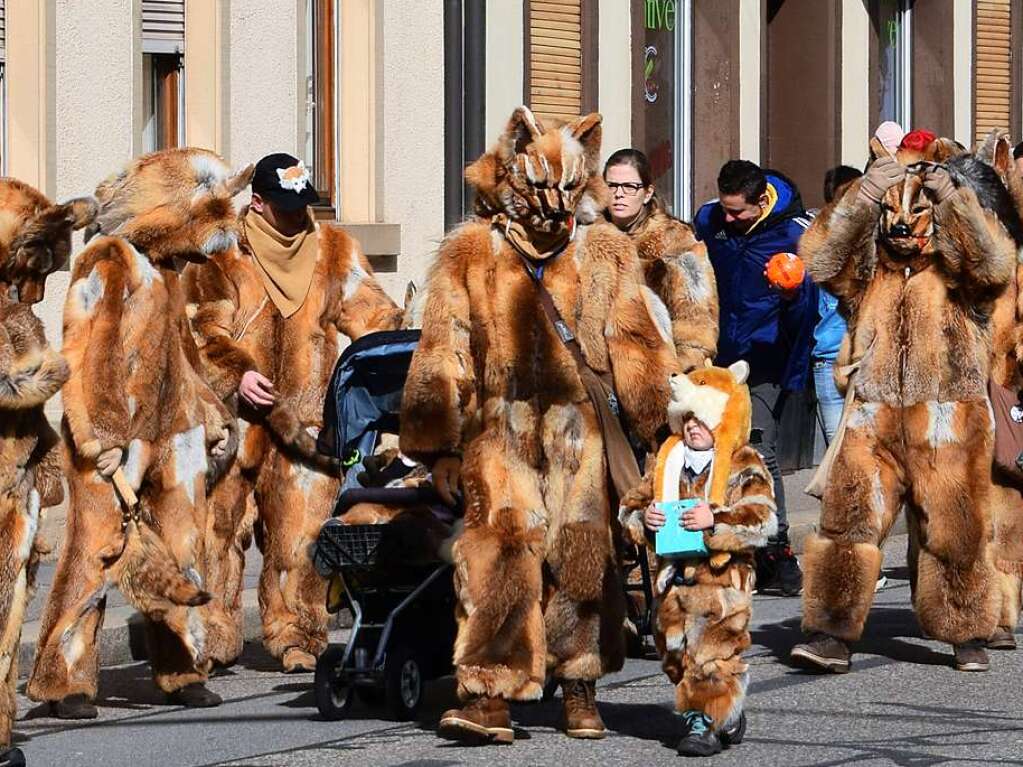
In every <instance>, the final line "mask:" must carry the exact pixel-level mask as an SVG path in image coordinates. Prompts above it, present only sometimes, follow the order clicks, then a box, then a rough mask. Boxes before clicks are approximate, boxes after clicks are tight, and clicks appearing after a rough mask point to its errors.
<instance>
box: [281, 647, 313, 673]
mask: <svg viewBox="0 0 1023 767" xmlns="http://www.w3.org/2000/svg"><path fill="white" fill-rule="evenodd" d="M281 663H282V664H283V666H284V673H285V674H308V673H309V672H310V671H315V670H316V656H315V655H313V654H312V653H311V652H306V651H305V650H303V649H301V648H299V647H289V648H288V649H287V650H285V651H284V657H283V658H282V659H281Z"/></svg>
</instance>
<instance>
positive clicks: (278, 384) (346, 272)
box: [184, 224, 402, 664]
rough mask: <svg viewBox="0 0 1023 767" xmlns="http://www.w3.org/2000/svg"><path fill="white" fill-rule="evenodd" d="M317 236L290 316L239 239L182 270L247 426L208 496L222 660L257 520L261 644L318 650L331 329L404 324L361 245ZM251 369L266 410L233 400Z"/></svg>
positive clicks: (211, 645) (203, 337)
mask: <svg viewBox="0 0 1023 767" xmlns="http://www.w3.org/2000/svg"><path fill="white" fill-rule="evenodd" d="M316 236H317V237H318V247H319V252H318V255H317V261H316V266H315V267H314V270H313V276H312V283H311V284H310V287H309V292H308V294H307V295H306V298H305V301H304V303H303V304H302V307H301V308H300V309H299V310H298V311H297V312H295V313H294V314H292V315H291V316H290V317H288V318H287V319H285V318H284V317H283V316H282V315H281V313H280V311H279V310H278V309H277V307H276V306H275V305H274V303H273V302H272V301H270V300H269V298H268V296H267V292H266V289H265V288H264V286H263V282H262V280H261V278H260V275H259V272H258V266H257V264H256V261H255V257H254V256H253V255H252V253H251V251H250V248H249V244H248V242H247V241H245V240H244V239H243V240H242V241H241V242H240V243H239V246H238V247H237V248H232V249H231V250H229V251H227V252H226V253H223V254H221V255H218V256H215V257H214V258H212V259H210V260H209V261H208V262H206V263H205V264H201V265H190V266H189V267H188V268H187V269H186V270H185V274H184V282H185V292H186V294H187V296H188V304H189V309H188V311H189V315H190V317H191V323H192V330H193V332H194V334H195V337H196V340H197V342H198V346H199V351H200V357H201V360H202V371H203V375H204V376H205V378H206V380H207V381H208V382H209V383H210V386H212V387H213V389H214V390H215V391H216V392H217V394H218V396H220V397H221V398H222V399H223V400H224V401H225V402H226V403H227V404H228V406H229V407H230V408H231V409H232V410H236V411H237V412H238V415H239V417H240V426H241V432H242V438H241V444H240V447H239V451H238V459H237V460H236V461H235V462H234V463H233V464H232V465H231V467H230V469H229V470H228V473H227V475H226V476H225V477H224V478H223V479H222V480H221V481H220V482H218V483H217V484H216V485H215V486H214V487H213V489H212V491H211V494H210V508H211V515H210V526H209V529H208V536H207V573H208V588H209V589H210V591H211V593H212V594H213V595H214V597H215V598H216V599H215V602H214V612H219V613H221V619H220V620H217V621H215V622H214V623H213V624H212V625H211V631H210V635H209V637H208V640H207V647H208V651H209V653H210V655H211V657H212V658H213V659H214V660H216V661H217V662H218V663H222V664H230V663H233V662H234V660H235V659H236V658H237V657H238V655H239V654H240V653H241V649H242V631H241V629H242V625H241V621H242V610H241V594H242V588H243V585H244V584H243V573H244V569H245V550H246V549H247V548H248V546H249V544H250V541H251V536H252V531H253V528H254V526H255V532H256V540H257V543H258V545H259V547H260V550H261V551H262V553H263V572H262V574H261V576H260V579H259V604H260V608H261V610H262V616H263V643H264V645H265V646H266V648H267V650H268V651H269V652H270V653H271V654H272V655H273V656H274V657H277V658H281V657H283V655H284V653H285V652H286V651H287V650H288V649H289V648H292V647H294V648H298V649H300V650H303V651H305V652H308V653H311V654H313V655H318V654H319V653H320V652H321V651H322V650H323V648H324V647H325V646H326V643H327V611H326V607H325V604H326V584H325V582H324V581H323V579H322V578H321V577H320V576H319V575H318V574H317V573H316V571H315V569H314V568H313V566H312V560H311V559H310V557H309V554H308V550H309V546H310V545H311V544H312V543H313V542H314V541H315V540H316V536H317V534H318V532H319V529H320V525H321V524H322V523H323V521H324V520H325V519H326V518H327V517H328V516H329V515H330V511H331V508H332V507H333V504H334V499H335V496H336V495H337V491H338V485H339V479H338V476H339V467H338V464H337V462H336V461H330V460H328V459H327V458H326V457H325V456H323V455H319V454H317V452H316V449H315V444H314V443H315V437H316V435H317V433H318V432H319V430H320V428H321V427H322V425H323V400H324V398H325V397H326V396H327V386H328V384H329V382H330V375H331V372H332V371H333V369H334V363H335V362H336V361H337V357H338V348H339V343H338V334H339V333H342V334H344V335H347V336H348V337H349V338H351V339H352V340H355V339H357V338H360V337H361V336H363V335H365V334H366V333H370V332H374V331H378V330H393V329H396V328H398V327H399V326H400V324H401V319H402V312H401V310H400V309H399V308H398V307H397V306H396V305H395V303H394V302H393V301H392V300H391V299H390V298H389V297H388V296H387V294H385V293H384V291H383V290H382V289H381V288H380V285H379V284H378V283H377V281H376V280H375V279H374V277H373V273H372V269H371V268H370V266H369V263H368V262H367V260H366V257H365V256H364V255H363V254H362V250H361V248H360V247H359V243H358V242H356V241H355V240H354V239H352V238H351V237H350V236H348V235H347V234H346V233H345V232H344V231H343V230H342V229H340V228H339V227H335V226H330V225H327V224H320V225H319V226H318V227H317V235H316ZM249 370H255V371H258V372H260V373H262V374H263V375H265V376H266V377H267V378H269V379H270V380H271V381H273V383H274V387H275V390H276V392H277V403H276V404H275V405H274V407H273V408H272V409H271V411H270V412H269V413H268V414H266V415H265V416H264V415H262V414H260V413H258V412H255V411H254V410H253V409H251V408H249V407H248V406H247V405H245V403H239V398H238V395H237V391H238V385H239V383H240V382H241V379H242V375H243V374H244V373H245V372H247V371H249Z"/></svg>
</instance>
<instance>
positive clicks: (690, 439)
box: [682, 416, 714, 450]
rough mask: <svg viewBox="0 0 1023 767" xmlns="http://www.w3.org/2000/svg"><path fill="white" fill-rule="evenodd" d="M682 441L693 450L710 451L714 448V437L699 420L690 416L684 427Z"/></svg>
mask: <svg viewBox="0 0 1023 767" xmlns="http://www.w3.org/2000/svg"><path fill="white" fill-rule="evenodd" d="M682 439H683V440H684V441H685V443H686V445H687V446H689V447H690V448H692V449H693V450H710V449H711V448H712V447H714V435H713V434H712V433H711V431H710V429H708V428H707V427H706V426H705V425H704V424H703V421H701V420H700V419H698V418H695V417H693V416H689V417H688V418H687V419H686V422H685V423H684V424H683V426H682Z"/></svg>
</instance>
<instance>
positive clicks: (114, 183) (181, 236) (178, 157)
mask: <svg viewBox="0 0 1023 767" xmlns="http://www.w3.org/2000/svg"><path fill="white" fill-rule="evenodd" d="M253 171H254V166H252V165H249V166H248V167H247V168H245V169H244V170H242V171H240V172H238V173H232V172H231V169H230V168H229V167H228V165H227V163H226V162H224V160H223V159H221V158H220V157H219V156H218V155H216V154H214V153H213V152H209V151H207V150H204V149H166V150H163V151H160V152H153V153H152V154H148V155H145V156H143V157H140V158H138V159H137V160H135V161H134V162H132V163H131V164H130V165H129V166H128V167H127V168H126V169H125V170H123V171H121V172H120V173H118V174H117V175H114V176H111V177H110V178H108V179H107V180H106V181H104V182H103V183H101V184H100V185H99V187H97V189H96V198H97V199H98V200H99V204H100V210H99V216H98V218H97V220H96V224H95V227H94V228H93V231H92V232H91V234H95V233H97V232H99V233H102V234H117V235H120V236H122V237H124V238H125V239H127V240H128V241H129V242H131V243H132V245H134V246H135V247H137V248H138V249H139V250H141V251H143V252H144V253H146V254H147V255H148V256H149V258H150V259H151V260H152V261H154V262H157V263H167V262H169V261H170V260H171V259H172V258H174V257H177V258H183V259H185V260H187V261H197V262H201V261H204V260H206V258H208V257H209V256H211V255H213V254H215V253H222V252H224V251H226V250H228V249H230V248H231V247H232V246H233V245H234V244H235V243H237V241H238V235H239V230H238V227H239V225H238V213H237V211H236V210H235V207H234V203H233V201H232V198H233V197H234V196H235V195H236V194H238V193H239V192H240V191H242V189H244V188H245V187H246V186H248V184H249V182H250V181H251V180H252V174H253Z"/></svg>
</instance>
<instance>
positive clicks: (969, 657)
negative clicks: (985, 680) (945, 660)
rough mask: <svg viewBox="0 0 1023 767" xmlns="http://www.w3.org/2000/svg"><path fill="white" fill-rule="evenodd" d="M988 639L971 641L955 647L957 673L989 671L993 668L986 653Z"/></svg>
mask: <svg viewBox="0 0 1023 767" xmlns="http://www.w3.org/2000/svg"><path fill="white" fill-rule="evenodd" d="M986 644H987V640H986V639H971V640H970V641H969V642H963V643H962V644H957V645H954V646H953V648H952V649H953V650H954V652H955V667H956V671H987V670H988V669H989V668H991V664H990V663H989V662H988V659H987V653H986V652H985V651H984V645H986Z"/></svg>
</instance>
